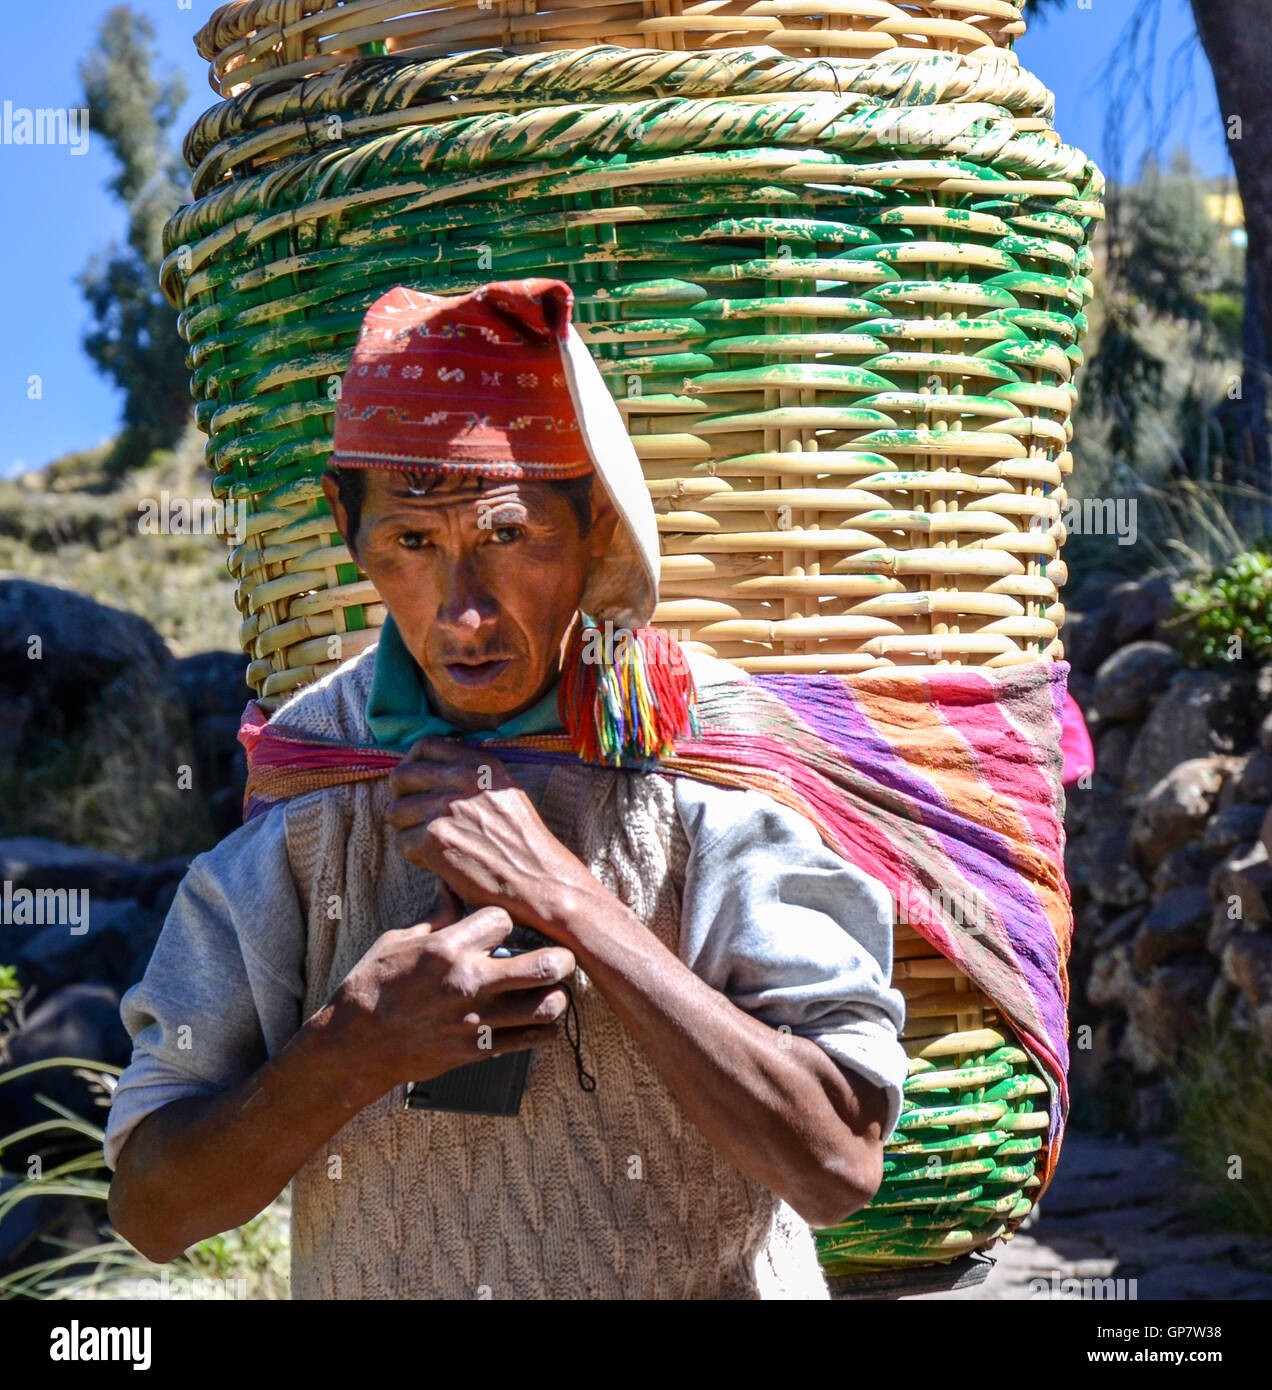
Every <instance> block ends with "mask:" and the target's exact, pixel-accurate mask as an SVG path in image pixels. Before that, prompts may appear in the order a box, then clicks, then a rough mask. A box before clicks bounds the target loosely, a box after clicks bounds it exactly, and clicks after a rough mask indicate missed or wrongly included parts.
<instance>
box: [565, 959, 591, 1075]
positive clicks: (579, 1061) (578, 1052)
mask: <svg viewBox="0 0 1272 1390" xmlns="http://www.w3.org/2000/svg"><path fill="white" fill-rule="evenodd" d="M557 988H558V989H563V990H564V991H565V997H566V998H567V999H568V1000H569V1003H568V1004H567V1005H566V1006H565V1036H566V1040H567V1041H568V1042H569V1044H570V1046H571V1047H572V1048H573V1049H574V1065H575V1067H576V1069H577V1070H578V1074H579V1085H580V1087H582V1089H583V1090H585V1091H594V1090H596V1077H594V1076H593V1075H592V1073H591V1072H590V1071H588V1070H587V1068H586V1067H585V1066H584V1065H583V1050H582V1048H581V1047H580V1046H579V1041H580V1038H581V1036H582V1029H581V1028H580V1026H579V1010H578V1005H577V1004H575V1002H574V991H573V990H572V989H571V988H570V987H569V985H567V984H566V983H565V982H564V981H562V983H561V984H560V985H558V986H557ZM571 1017H573V1019H574V1032H573V1033H572V1034H571V1032H570V1019H571Z"/></svg>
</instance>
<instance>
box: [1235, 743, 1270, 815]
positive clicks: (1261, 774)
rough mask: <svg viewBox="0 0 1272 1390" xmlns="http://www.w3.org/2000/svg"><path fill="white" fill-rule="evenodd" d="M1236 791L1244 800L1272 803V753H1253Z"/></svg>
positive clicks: (1243, 769)
mask: <svg viewBox="0 0 1272 1390" xmlns="http://www.w3.org/2000/svg"><path fill="white" fill-rule="evenodd" d="M1234 791H1235V794H1236V795H1237V796H1238V797H1239V798H1240V799H1241V800H1242V801H1252V802H1257V803H1258V804H1259V805H1261V806H1267V805H1269V804H1272V753H1264V752H1262V751H1260V752H1258V753H1254V754H1251V756H1250V757H1249V758H1248V759H1247V760H1246V764H1245V766H1244V767H1243V768H1242V770H1241V775H1240V777H1239V778H1238V779H1237V782H1236V786H1235V788H1234Z"/></svg>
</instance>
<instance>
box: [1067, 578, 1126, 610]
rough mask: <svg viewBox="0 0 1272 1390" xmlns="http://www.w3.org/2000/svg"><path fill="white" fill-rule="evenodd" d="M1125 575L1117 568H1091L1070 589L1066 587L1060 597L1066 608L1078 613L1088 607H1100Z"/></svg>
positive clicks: (1106, 601) (1123, 580) (1123, 579)
mask: <svg viewBox="0 0 1272 1390" xmlns="http://www.w3.org/2000/svg"><path fill="white" fill-rule="evenodd" d="M1125 582H1126V576H1125V575H1124V574H1120V573H1119V572H1118V571H1117V570H1092V571H1091V573H1090V574H1087V575H1084V576H1083V577H1082V578H1081V579H1080V580H1079V581H1078V582H1077V583H1076V584H1075V585H1074V586H1073V588H1072V590H1070V589H1069V588H1067V587H1066V589H1065V591H1064V593H1063V595H1062V597H1063V598H1064V603H1065V607H1066V608H1072V609H1074V610H1076V611H1077V612H1079V613H1085V612H1087V610H1088V609H1094V608H1102V607H1104V606H1105V605H1106V604H1107V603H1108V601H1109V594H1110V593H1112V591H1113V590H1114V589H1115V588H1116V587H1117V586H1118V585H1119V584H1122V583H1125Z"/></svg>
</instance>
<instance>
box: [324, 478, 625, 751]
mask: <svg viewBox="0 0 1272 1390" xmlns="http://www.w3.org/2000/svg"><path fill="white" fill-rule="evenodd" d="M322 485H323V491H324V493H325V494H326V497H327V501H328V503H329V504H330V506H331V510H332V513H333V515H334V516H335V519H336V524H337V526H338V527H339V529H340V532H341V534H342V535H343V536H344V537H345V540H346V542H347V543H349V544H350V549H351V550H356V555H357V559H358V562H359V564H360V565H361V566H362V568H363V569H364V570H365V571H366V574H367V578H368V579H370V580H371V582H372V583H373V584H374V585H375V587H376V588H377V589H378V590H379V592H380V597H381V598H382V599H383V600H384V602H385V603H386V604H387V605H388V608H389V612H390V613H392V615H393V620H394V622H395V623H396V624H397V626H398V630H399V631H400V632H401V634H402V640H403V641H404V642H405V643H406V646H407V649H408V650H409V651H410V653H411V655H412V656H413V657H414V658H415V660H416V661H417V662H418V663H419V666H420V669H421V670H422V671H423V673H424V677H425V680H426V681H427V683H428V687H429V696H430V699H431V700H432V703H433V707H434V708H435V709H436V710H437V712H438V713H439V714H440V715H441V716H442V717H443V718H444V719H446V720H447V721H448V722H449V723H451V724H454V725H455V726H456V727H457V728H462V729H493V728H494V727H495V726H496V725H498V724H501V723H503V722H504V721H505V720H507V719H510V718H511V717H512V716H514V715H516V714H520V713H521V712H522V711H523V710H526V709H529V708H530V706H531V705H533V704H534V703H535V702H536V701H537V700H539V699H540V698H541V697H542V696H543V695H544V694H545V692H546V691H547V690H548V688H549V687H550V686H551V685H552V683H553V681H554V680H555V679H556V676H557V669H558V656H559V652H560V646H561V640H562V638H563V637H564V635H565V632H566V629H567V628H568V627H569V625H570V621H571V619H572V618H573V617H574V614H575V611H576V610H577V608H578V605H579V600H580V598H581V597H582V594H583V586H584V583H585V582H586V579H587V573H588V569H589V567H590V566H591V563H592V560H593V558H594V557H596V556H599V555H601V554H603V553H604V551H605V548H606V547H607V546H608V544H609V541H610V539H611V537H612V535H613V529H614V525H615V523H616V521H617V517H616V515H615V513H614V512H613V509H612V508H611V507H609V506H608V505H607V503H605V504H603V510H602V511H601V512H599V513H595V512H594V518H595V519H594V522H593V526H592V530H591V533H590V534H589V535H588V536H587V537H586V538H585V537H583V536H581V535H580V534H579V522H578V518H577V516H576V515H575V513H574V509H573V508H572V507H571V506H570V503H569V501H568V500H567V499H566V497H565V496H564V495H563V494H562V493H561V492H560V491H559V490H558V489H556V488H553V487H552V486H551V484H548V483H542V482H533V483H530V482H496V483H493V484H492V483H490V482H488V483H487V485H486V487H485V488H484V489H483V490H480V491H479V490H478V489H477V486H476V483H475V480H470V479H464V480H463V482H462V483H460V484H459V485H458V486H453V485H451V484H450V483H449V480H448V482H447V484H446V485H444V490H434V491H432V492H430V493H428V494H427V495H422V496H421V495H416V494H413V493H412V492H411V491H410V487H409V479H408V477H407V475H406V474H405V473H403V472H400V471H398V470H394V469H379V468H372V469H368V470H367V473H366V485H365V486H366V492H365V498H364V501H363V506H362V517H361V521H360V523H359V527H358V534H357V536H356V537H353V538H350V536H349V534H348V518H347V516H346V514H345V510H344V508H343V507H342V506H341V505H340V499H339V495H338V493H337V491H336V487H335V484H334V482H332V480H331V479H330V478H326V477H324V478H323V480H322ZM603 495H604V490H603V489H602V488H600V487H599V486H595V485H594V493H593V499H594V501H593V505H594V506H595V505H596V499H597V497H598V496H599V497H602V498H603Z"/></svg>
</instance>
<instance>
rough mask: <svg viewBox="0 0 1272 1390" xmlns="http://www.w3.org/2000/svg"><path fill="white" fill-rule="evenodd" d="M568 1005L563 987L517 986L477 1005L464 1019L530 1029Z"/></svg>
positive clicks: (563, 1009)
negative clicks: (522, 987) (528, 987)
mask: <svg viewBox="0 0 1272 1390" xmlns="http://www.w3.org/2000/svg"><path fill="white" fill-rule="evenodd" d="M569 1005H570V997H569V995H568V994H566V992H565V991H564V990H563V989H557V988H555V987H552V988H548V989H519V990H514V991H513V992H512V993H509V994H501V995H499V996H498V998H496V999H493V1000H491V1001H490V1002H489V1003H488V1004H485V1005H478V1006H477V1007H475V1008H474V1009H473V1010H472V1012H471V1013H470V1014H469V1015H468V1017H467V1020H466V1021H468V1022H470V1023H472V1024H473V1025H474V1026H482V1025H485V1026H486V1027H488V1028H530V1027H534V1026H536V1025H539V1024H543V1023H551V1022H553V1021H555V1020H556V1019H558V1018H560V1017H561V1016H562V1015H563V1014H564V1013H565V1011H566V1009H567V1008H569Z"/></svg>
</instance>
